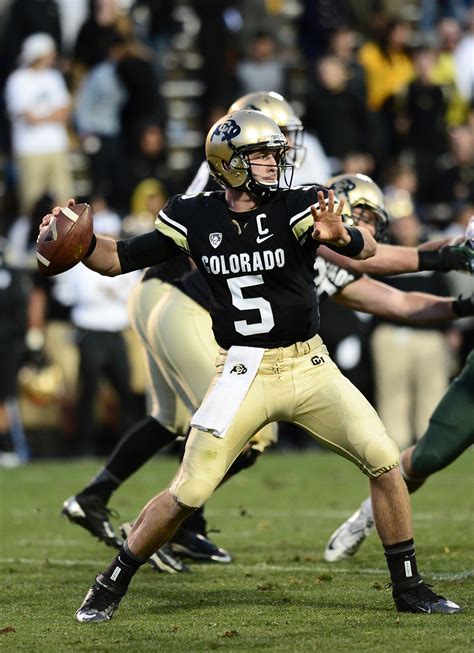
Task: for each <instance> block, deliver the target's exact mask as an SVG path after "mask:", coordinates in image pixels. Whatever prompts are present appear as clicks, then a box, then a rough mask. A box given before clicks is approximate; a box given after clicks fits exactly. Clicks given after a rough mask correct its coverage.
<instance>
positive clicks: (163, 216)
mask: <svg viewBox="0 0 474 653" xmlns="http://www.w3.org/2000/svg"><path fill="white" fill-rule="evenodd" d="M159 215H160V217H161V219H162V221H163V222H165V223H166V224H168V225H170V226H171V227H174V228H175V229H176V230H177V231H179V232H180V233H181V234H182V235H183V236H187V235H188V230H187V229H186V227H185V226H184V225H182V224H180V223H179V222H176V220H172V219H171V218H170V217H169V216H167V215H166V213H165V212H164V211H163V210H161V211H160V213H159ZM156 219H157V221H158V220H159V218H158V217H157V218H156Z"/></svg>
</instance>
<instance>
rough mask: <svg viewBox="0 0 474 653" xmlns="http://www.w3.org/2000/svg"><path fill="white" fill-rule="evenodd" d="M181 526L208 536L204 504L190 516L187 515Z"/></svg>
mask: <svg viewBox="0 0 474 653" xmlns="http://www.w3.org/2000/svg"><path fill="white" fill-rule="evenodd" d="M180 528H184V529H186V530H189V531H192V532H193V533H201V534H202V535H204V536H206V519H205V517H204V506H201V507H200V508H196V510H195V511H194V512H192V513H191V514H190V515H189V517H186V519H185V520H184V521H183V523H182V524H181V526H180ZM178 530H179V529H178Z"/></svg>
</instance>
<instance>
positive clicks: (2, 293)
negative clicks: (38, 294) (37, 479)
mask: <svg viewBox="0 0 474 653" xmlns="http://www.w3.org/2000/svg"><path fill="white" fill-rule="evenodd" d="M7 245H8V243H7V240H6V239H5V238H3V237H1V236H0V310H1V315H2V319H1V321H0V356H1V359H2V373H1V375H0V467H13V466H15V465H18V464H19V463H20V462H21V455H19V452H18V451H16V450H15V449H16V448H17V447H16V446H15V445H16V444H17V442H18V440H19V439H21V440H22V441H23V439H24V434H23V430H22V426H21V422H20V419H19V415H18V409H17V404H16V396H17V374H18V370H19V369H20V364H21V359H22V354H23V351H24V337H25V331H26V303H27V288H26V286H25V284H24V279H23V277H22V274H21V272H20V270H19V269H18V268H15V267H13V266H12V265H11V263H10V261H9V257H8V251H7ZM18 436H20V437H18ZM20 453H21V452H20ZM24 453H25V454H26V453H27V449H25V450H24Z"/></svg>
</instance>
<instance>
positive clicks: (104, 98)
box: [74, 32, 127, 201]
mask: <svg viewBox="0 0 474 653" xmlns="http://www.w3.org/2000/svg"><path fill="white" fill-rule="evenodd" d="M104 40H105V38H104ZM104 47H106V51H107V55H106V58H105V59H104V60H103V61H101V62H100V63H98V64H96V65H95V66H93V67H92V68H91V70H90V71H89V72H88V73H87V74H86V75H85V76H84V78H83V81H82V84H81V86H80V88H79V89H78V92H77V95H76V103H75V111H74V117H75V123H76V125H77V130H78V133H79V136H80V138H81V141H82V146H83V148H84V152H85V153H86V154H87V156H88V159H89V166H90V177H91V186H92V192H93V193H97V194H100V195H103V196H104V197H107V198H108V199H109V201H110V200H111V199H112V198H113V196H114V193H115V192H116V191H117V190H118V189H120V188H121V179H122V176H121V174H122V170H123V163H124V160H123V155H124V149H123V144H122V138H121V111H122V108H123V106H124V105H125V103H126V101H127V91H126V88H125V86H124V84H123V82H122V80H121V79H120V76H119V74H118V70H117V68H118V64H119V62H120V61H122V60H123V59H124V58H125V56H126V40H125V38H124V37H123V36H121V35H120V34H119V33H118V32H110V33H108V36H107V41H106V42H105V43H104Z"/></svg>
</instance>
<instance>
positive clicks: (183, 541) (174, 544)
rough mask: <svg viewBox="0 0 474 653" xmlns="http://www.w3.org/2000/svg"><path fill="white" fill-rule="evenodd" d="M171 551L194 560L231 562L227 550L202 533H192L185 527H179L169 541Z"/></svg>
mask: <svg viewBox="0 0 474 653" xmlns="http://www.w3.org/2000/svg"><path fill="white" fill-rule="evenodd" d="M169 543H170V545H171V550H172V551H173V553H178V554H179V555H182V556H187V557H188V558H193V559H194V560H210V561H212V562H224V563H227V562H231V561H232V556H231V555H230V553H229V552H228V551H226V550H225V549H222V548H221V547H220V546H217V545H216V544H214V542H211V540H209V539H208V538H207V537H206V536H205V535H203V534H202V533H193V532H192V531H189V530H187V529H186V528H183V527H181V528H179V529H178V530H177V531H176V533H175V534H174V535H173V536H172V538H171V539H170V541H169Z"/></svg>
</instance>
